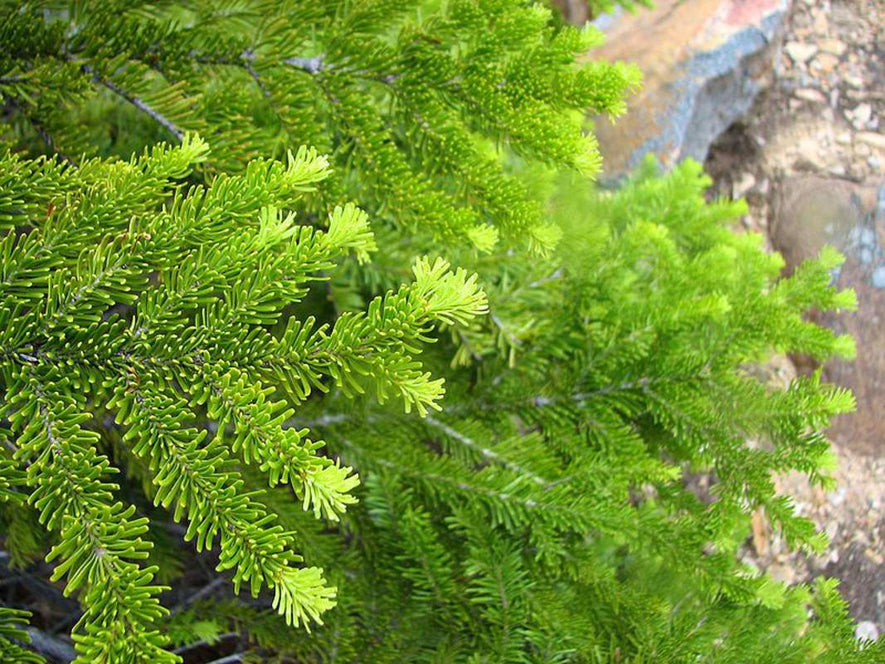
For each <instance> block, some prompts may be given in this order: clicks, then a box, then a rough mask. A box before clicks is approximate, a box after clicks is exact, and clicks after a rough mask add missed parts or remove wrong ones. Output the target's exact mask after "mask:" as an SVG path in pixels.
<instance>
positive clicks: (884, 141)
mask: <svg viewBox="0 0 885 664" xmlns="http://www.w3.org/2000/svg"><path fill="white" fill-rule="evenodd" d="M854 138H855V140H857V141H860V142H861V143H866V144H867V145H869V146H872V147H874V148H876V149H877V150H885V134H877V133H876V132H873V131H859V132H857V134H855V135H854Z"/></svg>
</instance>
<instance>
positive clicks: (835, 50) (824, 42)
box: [817, 39, 848, 57]
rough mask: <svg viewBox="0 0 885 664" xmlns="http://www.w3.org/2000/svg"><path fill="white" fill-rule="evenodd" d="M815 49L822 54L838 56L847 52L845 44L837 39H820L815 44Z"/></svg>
mask: <svg viewBox="0 0 885 664" xmlns="http://www.w3.org/2000/svg"><path fill="white" fill-rule="evenodd" d="M817 47H818V48H819V49H820V50H821V51H823V52H824V53H830V54H831V55H835V56H837V57H838V56H840V55H842V54H843V53H845V51H846V50H848V47H847V46H846V45H845V42H843V41H840V40H838V39H821V40H819V41H818V42H817Z"/></svg>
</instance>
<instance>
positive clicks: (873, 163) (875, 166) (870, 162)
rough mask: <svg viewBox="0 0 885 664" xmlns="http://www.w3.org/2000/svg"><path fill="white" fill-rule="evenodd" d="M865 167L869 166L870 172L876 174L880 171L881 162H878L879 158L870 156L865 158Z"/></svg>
mask: <svg viewBox="0 0 885 664" xmlns="http://www.w3.org/2000/svg"><path fill="white" fill-rule="evenodd" d="M867 166H869V167H870V170H871V171H873V172H874V173H878V172H879V171H880V170H881V169H882V162H881V161H879V158H878V157H877V156H876V155H870V156H869V157H867Z"/></svg>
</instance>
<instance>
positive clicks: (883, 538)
mask: <svg viewBox="0 0 885 664" xmlns="http://www.w3.org/2000/svg"><path fill="white" fill-rule="evenodd" d="M556 4H558V5H559V7H560V8H561V9H562V11H563V14H564V16H565V17H566V20H568V21H571V22H573V23H576V24H579V25H580V24H584V23H586V22H588V21H592V22H593V23H594V24H595V25H596V26H597V27H599V28H601V29H602V30H603V31H604V32H605V33H606V34H607V35H608V36H609V39H608V42H607V44H606V45H605V46H603V47H602V49H600V50H595V51H593V56H594V57H600V58H602V59H606V60H624V61H629V62H634V63H636V64H638V65H639V66H640V68H641V69H642V71H643V74H644V85H643V89H642V91H641V92H640V93H639V94H638V95H635V96H634V97H632V98H631V99H630V100H629V101H628V108H629V112H628V113H627V115H626V116H624V117H623V118H620V119H618V120H617V121H616V122H615V123H614V124H613V123H611V122H608V120H607V119H605V118H596V119H594V124H595V126H596V131H597V133H598V135H599V140H600V143H601V148H602V154H603V155H605V171H604V176H603V178H602V179H603V184H612V185H613V184H616V183H617V182H618V181H619V180H621V179H622V178H623V177H625V175H626V174H627V173H628V171H630V170H631V169H632V168H633V167H635V166H636V165H637V164H638V163H639V162H640V161H641V160H642V158H643V157H644V156H645V155H646V154H648V153H651V154H654V155H655V156H656V157H657V158H658V159H659V160H660V161H661V162H662V163H663V164H664V165H665V166H667V165H672V164H673V163H676V162H677V161H679V160H681V159H683V158H686V157H692V158H694V159H697V160H699V161H701V162H703V163H704V164H705V169H706V171H707V173H708V174H709V175H710V176H711V178H712V180H713V188H712V190H711V195H712V196H716V197H722V196H724V197H730V198H735V199H737V198H744V199H746V201H747V205H748V212H747V214H746V215H745V216H744V217H743V219H742V220H741V226H740V227H739V228H736V229H735V230H736V231H737V232H756V233H761V234H762V235H763V236H764V237H765V238H766V241H767V243H768V245H769V246H770V247H771V248H772V249H773V250H776V251H779V252H780V253H781V254H782V255H783V257H784V260H785V268H784V269H785V271H787V272H789V271H790V270H792V269H793V268H794V267H795V266H796V265H797V264H798V263H800V262H801V261H802V260H804V259H805V258H808V257H811V256H814V255H816V254H817V253H818V251H819V250H820V248H821V247H822V246H824V245H825V244H830V245H834V246H835V247H837V248H838V249H839V250H840V251H841V252H842V253H843V254H844V255H845V257H846V261H845V264H844V265H843V266H842V268H841V269H840V270H838V271H837V272H836V273H834V275H833V278H834V280H835V281H836V283H837V284H838V285H839V286H840V287H842V288H849V287H850V288H853V289H854V290H855V291H856V292H857V296H858V303H859V306H858V310H857V311H856V312H854V313H846V314H840V315H835V316H828V317H824V318H822V320H821V322H823V323H824V324H826V325H829V326H831V327H833V328H835V329H837V330H838V331H839V332H848V333H850V334H851V335H852V336H854V338H855V340H856V343H857V359H856V361H854V362H835V363H833V364H831V365H827V366H824V367H823V368H822V371H823V375H824V377H825V378H826V379H828V380H832V381H834V382H836V383H839V384H840V385H843V386H846V387H849V388H851V389H852V391H853V392H854V394H855V397H856V399H857V411H856V413H854V414H852V415H848V416H842V417H841V418H840V419H838V420H837V422H836V423H835V425H834V426H833V427H832V429H831V431H830V435H831V438H832V441H833V443H834V447H835V452H836V454H837V457H838V465H837V467H836V469H835V472H834V474H835V476H836V478H837V480H838V482H839V488H838V489H837V490H836V491H834V492H832V493H829V494H826V493H824V492H823V491H821V490H820V489H811V488H809V486H808V484H807V482H805V481H804V480H803V479H802V478H799V477H796V476H785V477H782V478H780V479H779V485H780V486H781V488H782V489H783V490H784V491H785V492H787V493H790V494H791V495H793V496H795V497H796V502H797V504H798V507H799V510H800V512H801V513H803V514H805V515H806V516H809V517H810V518H812V519H813V520H814V521H815V522H816V523H817V524H818V525H819V527H820V528H821V529H822V530H824V531H826V533H827V534H828V535H829V537H830V540H831V547H830V550H829V552H828V554H827V555H824V556H820V557H809V556H807V555H806V554H803V553H797V552H793V551H790V550H789V549H788V548H787V547H786V545H785V544H784V542H783V541H782V540H781V539H780V538H779V537H778V536H777V535H773V534H772V533H771V530H770V529H769V527H768V524H767V523H766V520H765V516H764V514H757V515H756V517H755V518H754V533H753V538H752V542H751V543H748V545H747V547H746V550H745V552H744V557H745V559H746V561H747V562H750V563H752V564H755V565H757V566H759V567H761V568H765V569H767V570H768V571H769V572H771V573H772V574H773V575H774V576H775V577H777V578H779V579H781V580H783V581H786V582H789V583H794V582H802V581H805V580H807V579H809V578H811V577H813V576H816V575H818V574H823V575H824V576H838V577H839V578H840V579H841V580H842V584H841V590H842V593H843V594H844V596H845V597H846V598H847V599H848V601H849V602H850V605H851V610H852V614H853V615H854V617H855V619H857V620H858V621H860V625H859V627H858V631H859V632H861V633H862V634H863V635H864V636H866V637H868V638H875V637H876V635H878V634H880V633H883V632H885V392H883V390H885V175H883V169H885V31H883V26H885V0H689V1H684V0H657V2H656V3H655V7H654V8H653V9H645V8H642V7H638V8H637V10H636V11H634V12H628V11H623V10H615V11H613V12H612V13H610V14H606V15H603V16H600V17H598V18H596V17H594V16H593V10H592V9H591V8H590V6H589V5H588V3H587V2H585V1H584V0H556ZM593 6H598V5H597V4H595V3H594V4H593ZM880 240H881V243H880ZM815 369H817V367H814V366H812V365H811V364H810V363H809V362H808V361H807V360H806V359H805V358H801V357H781V358H778V359H777V360H776V361H774V362H772V363H771V364H770V365H769V366H768V368H767V371H768V372H769V376H768V377H769V379H770V380H773V381H789V380H790V378H791V377H792V376H794V375H795V374H796V373H797V372H809V371H814V370H815ZM859 635H860V634H859Z"/></svg>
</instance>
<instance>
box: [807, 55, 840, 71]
mask: <svg viewBox="0 0 885 664" xmlns="http://www.w3.org/2000/svg"><path fill="white" fill-rule="evenodd" d="M810 66H811V69H812V70H814V71H819V72H820V73H822V74H829V73H830V72H833V71H835V70H836V67H838V66H839V58H838V57H837V56H835V55H833V54H832V53H818V54H817V56H816V57H815V58H814V60H812V61H811V65H810Z"/></svg>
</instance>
